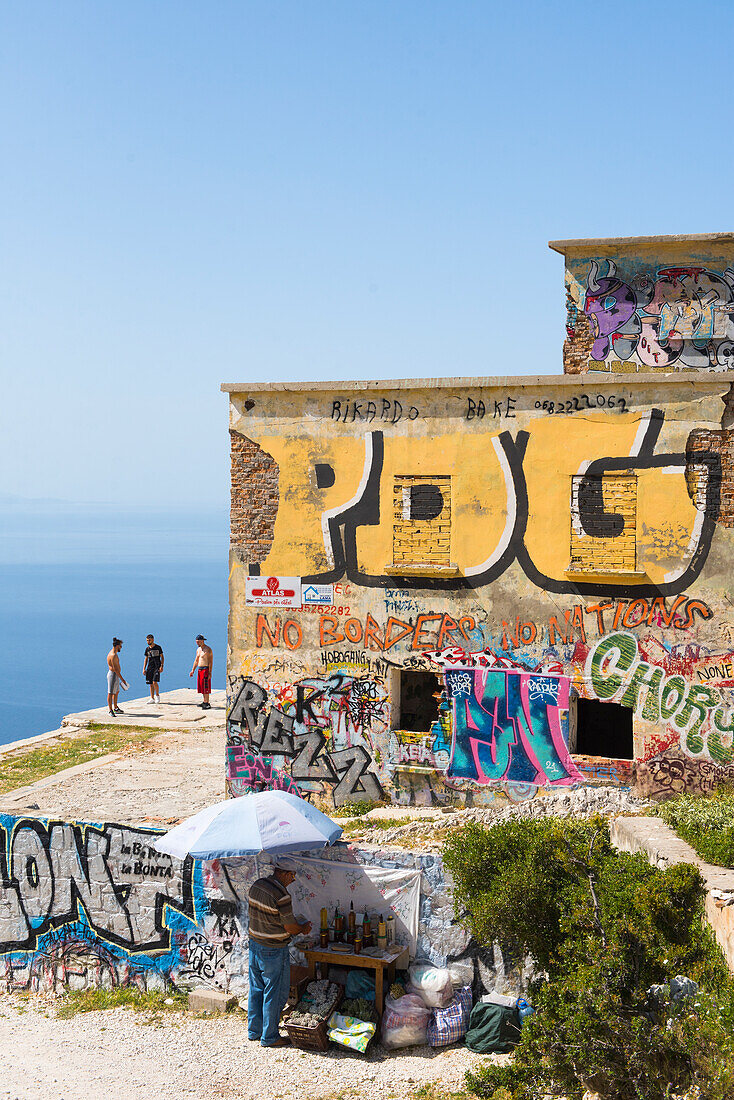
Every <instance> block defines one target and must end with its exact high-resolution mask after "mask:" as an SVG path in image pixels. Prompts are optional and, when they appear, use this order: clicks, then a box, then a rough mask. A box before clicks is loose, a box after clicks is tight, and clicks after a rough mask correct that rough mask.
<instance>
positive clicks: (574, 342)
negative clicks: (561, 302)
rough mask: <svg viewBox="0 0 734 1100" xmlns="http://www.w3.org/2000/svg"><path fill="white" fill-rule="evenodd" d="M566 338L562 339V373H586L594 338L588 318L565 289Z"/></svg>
mask: <svg viewBox="0 0 734 1100" xmlns="http://www.w3.org/2000/svg"><path fill="white" fill-rule="evenodd" d="M566 334H567V335H566V339H565V340H564V341H563V373H564V374H586V372H587V371H588V369H589V359H590V357H591V346H592V344H593V343H594V339H593V337H592V335H591V329H590V328H589V319H588V317H587V316H586V314H585V313H583V312H582V310H580V309H579V308H578V306H577V305H576V303H575V302H574V300H573V298H572V297H571V292H570V291H569V290H568V289H567V290H566Z"/></svg>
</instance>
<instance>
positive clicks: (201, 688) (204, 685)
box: [189, 634, 214, 710]
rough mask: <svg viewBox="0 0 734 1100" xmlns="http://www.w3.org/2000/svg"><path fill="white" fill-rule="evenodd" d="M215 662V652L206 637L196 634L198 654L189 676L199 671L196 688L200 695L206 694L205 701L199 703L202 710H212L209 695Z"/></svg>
mask: <svg viewBox="0 0 734 1100" xmlns="http://www.w3.org/2000/svg"><path fill="white" fill-rule="evenodd" d="M213 664H214V654H213V653H212V649H211V646H208V645H207V644H206V638H205V637H204V635H203V634H197V635H196V656H195V657H194V667H193V668H192V669H191V672H190V673H189V677H191V676H193V675H194V673H195V672H197V673H198V675H197V678H196V690H197V691H198V692H199V694H200V695H203V696H204V702H203V703H199V706H200V707H201V709H202V710H211V703H210V702H209V696H210V694H211V690H212V665H213Z"/></svg>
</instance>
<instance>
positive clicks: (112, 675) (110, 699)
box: [107, 638, 128, 718]
mask: <svg viewBox="0 0 734 1100" xmlns="http://www.w3.org/2000/svg"><path fill="white" fill-rule="evenodd" d="M121 649H122V642H121V641H120V639H119V638H113V639H112V649H111V650H110V651H109V653H108V654H107V708H108V710H109V712H110V714H111V715H112V717H113V718H114V717H115V715H117V714H123V713H124V712H123V711H121V710H120V708H119V707H118V705H117V696H118V694H119V691H120V684H122V686H123V687H125V688H127V686H128V683H127V680H126V679H125V678H124V677H123V675H122V670H121V669H120V658H119V656H118V654H119V652H120V650H121Z"/></svg>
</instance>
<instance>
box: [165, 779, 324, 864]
mask: <svg viewBox="0 0 734 1100" xmlns="http://www.w3.org/2000/svg"><path fill="white" fill-rule="evenodd" d="M341 834H342V830H341V826H340V825H337V824H336V822H335V821H332V820H331V818H330V817H327V816H326V814H322V813H321V811H320V810H317V809H315V808H314V807H313V806H311V805H310V804H309V803H308V802H306V801H304V799H302V798H298V796H297V795H294V794H289V793H288V792H287V791H259V792H257V793H256V794H246V795H243V796H242V797H241V798H228V799H226V800H225V801H224V802H217V803H216V805H214V806H207V808H206V809H205V810H201V811H200V812H199V813H198V814H194V815H193V817H187V818H186V820H185V821H182V822H181V824H180V825H176V826H175V828H173V829H169V831H168V832H167V833H165V834H164V835H163V836H162V837H159V838H158V840H156V841H155V843H154V844H153V847H154V848H155V849H156V850H157V851H158V852H165V853H166V854H167V855H169V856H177V857H178V858H179V859H185V857H186V856H194V857H195V858H196V859H226V858H228V857H232V856H255V855H260V853H261V852H271V853H272V854H273V855H285V854H286V853H288V852H305V851H310V850H311V849H313V848H325V847H326V846H327V845H329V844H333V843H334V841H335V840H338V839H339V837H340V836H341Z"/></svg>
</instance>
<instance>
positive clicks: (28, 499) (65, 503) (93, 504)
mask: <svg viewBox="0 0 734 1100" xmlns="http://www.w3.org/2000/svg"><path fill="white" fill-rule="evenodd" d="M24 505H25V506H30V507H33V508H34V509H37V508H40V507H41V506H45V507H53V508H56V509H59V508H67V509H71V508H84V509H87V508H100V509H114V510H115V511H117V512H119V511H139V512H154V513H166V512H181V511H185V510H186V509H188V508H190V509H191V510H192V512H193V511H195V512H196V514H197V515H200V514H201V513H202V512H206V513H208V514H214V515H216V514H218V513H220V512H221V513H227V512H229V501H228V500H227V501H222V503H221V504H211V503H208V504H204V505H202V504H201V503H200V502H199V501H195V500H191V501H185V500H182V501H180V502H175V503H171V504H165V503H164V504H160V503H159V504H147V503H135V502H133V501H110V500H70V499H68V498H66V497H34V496H23V495H21V494H20V493H0V507H2V506H11V507H12V506H15V507H22V506H24Z"/></svg>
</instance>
